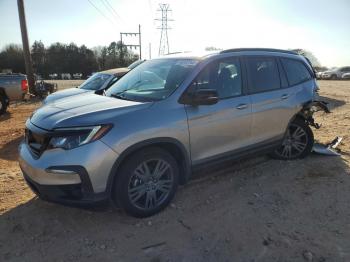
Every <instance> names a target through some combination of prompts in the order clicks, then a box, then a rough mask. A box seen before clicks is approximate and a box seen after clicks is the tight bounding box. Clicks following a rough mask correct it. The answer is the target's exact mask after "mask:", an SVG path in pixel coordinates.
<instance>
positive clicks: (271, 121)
mask: <svg viewBox="0 0 350 262" xmlns="http://www.w3.org/2000/svg"><path fill="white" fill-rule="evenodd" d="M244 60H245V66H246V70H247V75H248V90H249V93H250V94H251V101H252V131H251V133H252V139H253V140H254V142H255V143H259V142H269V141H271V142H274V141H275V140H279V139H282V138H283V135H284V132H285V131H286V128H287V126H288V122H289V120H290V119H291V118H292V116H293V115H294V114H295V106H294V105H293V101H294V96H295V92H294V89H293V88H288V84H287V80H286V78H285V75H282V74H281V73H282V72H280V71H282V67H281V65H280V63H279V60H278V58H277V57H269V56H246V57H245V59H244Z"/></svg>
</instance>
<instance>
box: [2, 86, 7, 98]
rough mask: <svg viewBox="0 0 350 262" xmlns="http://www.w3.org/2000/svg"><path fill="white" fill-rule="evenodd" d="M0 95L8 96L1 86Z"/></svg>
mask: <svg viewBox="0 0 350 262" xmlns="http://www.w3.org/2000/svg"><path fill="white" fill-rule="evenodd" d="M0 95H2V96H4V97H5V98H8V97H7V94H6V92H5V89H4V88H3V87H1V86H0Z"/></svg>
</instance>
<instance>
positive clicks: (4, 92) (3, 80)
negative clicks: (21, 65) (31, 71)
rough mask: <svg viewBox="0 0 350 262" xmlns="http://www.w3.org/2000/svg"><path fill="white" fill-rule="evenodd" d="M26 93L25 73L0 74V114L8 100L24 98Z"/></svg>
mask: <svg viewBox="0 0 350 262" xmlns="http://www.w3.org/2000/svg"><path fill="white" fill-rule="evenodd" d="M27 93H28V80H27V76H26V75H23V74H0V115H1V114H4V113H5V112H6V109H7V107H8V105H9V103H10V102H12V101H18V100H24V99H25V96H26V94H27Z"/></svg>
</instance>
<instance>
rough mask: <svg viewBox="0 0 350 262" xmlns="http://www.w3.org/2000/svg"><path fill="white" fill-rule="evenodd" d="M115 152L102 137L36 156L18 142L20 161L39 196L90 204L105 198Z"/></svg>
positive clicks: (61, 201)
mask: <svg viewBox="0 0 350 262" xmlns="http://www.w3.org/2000/svg"><path fill="white" fill-rule="evenodd" d="M117 157H118V155H117V154H116V153H115V152H114V151H113V150H111V149H110V148H109V147H108V146H106V145H105V144H104V143H103V142H101V141H95V142H93V143H90V144H86V145H84V146H81V147H78V148H75V149H72V150H63V149H54V150H47V151H45V152H43V154H42V155H41V156H40V157H39V158H35V157H34V156H33V155H32V153H31V151H30V148H29V146H28V145H27V144H26V143H25V142H22V143H21V144H20V146H19V165H20V167H21V170H22V172H23V176H24V178H25V180H26V182H27V184H28V185H29V186H30V188H31V189H32V190H33V191H34V193H35V194H37V195H38V196H39V197H40V198H42V199H44V200H49V201H53V202H60V203H64V204H91V203H96V202H101V201H104V200H106V199H108V196H109V194H108V191H107V181H108V176H109V174H110V171H111V169H112V166H113V164H114V162H115V161H116V159H117Z"/></svg>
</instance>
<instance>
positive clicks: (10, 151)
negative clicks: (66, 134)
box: [0, 136, 23, 161]
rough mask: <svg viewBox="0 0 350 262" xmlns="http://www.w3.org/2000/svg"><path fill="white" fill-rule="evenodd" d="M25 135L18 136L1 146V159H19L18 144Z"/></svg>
mask: <svg viewBox="0 0 350 262" xmlns="http://www.w3.org/2000/svg"><path fill="white" fill-rule="evenodd" d="M22 139H23V136H20V137H17V138H15V139H13V140H11V141H9V142H7V143H6V144H4V145H3V146H2V147H1V148H0V159H4V160H10V161H16V160H17V159H18V146H19V144H20V142H21V141H22Z"/></svg>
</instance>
